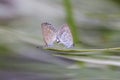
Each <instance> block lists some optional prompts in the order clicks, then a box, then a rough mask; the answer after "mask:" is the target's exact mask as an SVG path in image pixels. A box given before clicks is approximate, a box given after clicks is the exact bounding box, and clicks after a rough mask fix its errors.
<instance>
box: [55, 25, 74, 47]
mask: <svg viewBox="0 0 120 80" xmlns="http://www.w3.org/2000/svg"><path fill="white" fill-rule="evenodd" d="M57 42H59V43H62V44H63V45H65V46H66V47H67V48H70V47H73V37H72V33H71V31H70V28H69V26H68V25H67V24H64V25H63V26H62V27H61V28H60V29H59V30H58V33H57Z"/></svg>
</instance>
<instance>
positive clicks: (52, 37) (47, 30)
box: [41, 22, 57, 47]
mask: <svg viewBox="0 0 120 80" xmlns="http://www.w3.org/2000/svg"><path fill="white" fill-rule="evenodd" d="M41 28H42V34H43V39H44V42H45V46H46V47H52V46H53V44H54V42H55V41H56V37H57V35H56V29H55V28H54V26H53V25H52V24H50V23H47V22H45V23H42V24H41Z"/></svg>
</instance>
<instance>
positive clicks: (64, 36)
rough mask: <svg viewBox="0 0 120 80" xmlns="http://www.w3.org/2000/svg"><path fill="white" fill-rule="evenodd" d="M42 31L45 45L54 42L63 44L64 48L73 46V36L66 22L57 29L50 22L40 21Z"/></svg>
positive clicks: (51, 44) (50, 44) (50, 45)
mask: <svg viewBox="0 0 120 80" xmlns="http://www.w3.org/2000/svg"><path fill="white" fill-rule="evenodd" d="M41 27H42V33H43V38H44V41H45V44H46V46H47V47H52V46H53V44H54V42H57V43H59V44H63V45H64V46H65V47H66V48H71V47H73V37H72V33H71V31H70V28H69V26H68V25H67V24H64V25H62V27H61V28H60V29H58V30H56V29H55V27H54V26H53V25H52V24H50V23H47V22H45V23H42V24H41Z"/></svg>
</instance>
